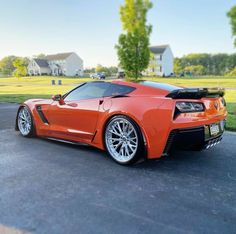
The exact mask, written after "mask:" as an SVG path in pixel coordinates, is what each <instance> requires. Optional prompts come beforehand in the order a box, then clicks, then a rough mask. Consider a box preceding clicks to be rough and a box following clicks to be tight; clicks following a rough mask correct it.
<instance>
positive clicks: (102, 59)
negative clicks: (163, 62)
mask: <svg viewBox="0 0 236 234" xmlns="http://www.w3.org/2000/svg"><path fill="white" fill-rule="evenodd" d="M122 3H123V0H40V1H36V0H8V1H1V2H0V6H1V8H0V58H2V57H3V56H6V55H11V54H14V55H18V56H32V55H35V54H39V53H45V54H49V53H58V52H67V51H75V52H77V53H78V54H79V55H80V56H81V57H82V58H83V60H84V63H85V67H91V66H96V64H98V63H100V64H102V65H107V66H108V65H117V56H116V50H115V49H114V45H115V43H116V42H117V39H118V36H119V34H120V32H121V24H120V18H119V7H120V5H121V4H122ZM235 3H236V2H235V0H153V4H154V7H153V8H152V9H151V11H150V12H149V16H148V20H149V23H151V24H152V25H153V32H152V35H151V44H152V45H158V44H170V45H171V47H172V50H173V52H174V55H175V56H182V55H184V54H188V53H195V52H209V53H218V52H224V53H234V52H235V49H234V48H233V40H232V37H231V29H230V25H229V20H228V18H227V17H226V12H227V11H228V10H229V9H230V7H231V6H233V5H234V4H235Z"/></svg>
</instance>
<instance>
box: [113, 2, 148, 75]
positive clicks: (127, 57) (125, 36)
mask: <svg viewBox="0 0 236 234" xmlns="http://www.w3.org/2000/svg"><path fill="white" fill-rule="evenodd" d="M151 7H152V3H151V2H150V0H125V3H124V5H123V6H121V8H120V16H121V22H122V28H123V30H124V33H122V34H121V35H120V37H119V41H118V45H116V49H117V53H118V58H119V60H120V65H121V67H122V68H123V69H124V70H125V73H126V74H127V76H128V77H130V78H135V79H138V78H139V77H140V76H141V72H142V71H144V70H145V69H146V68H147V67H148V64H149V59H150V50H149V36H150V34H151V31H152V27H151V26H150V25H147V12H148V10H149V9H150V8H151Z"/></svg>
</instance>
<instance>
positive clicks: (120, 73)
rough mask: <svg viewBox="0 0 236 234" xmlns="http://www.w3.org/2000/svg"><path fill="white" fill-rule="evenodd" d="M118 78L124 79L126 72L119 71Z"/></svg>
mask: <svg viewBox="0 0 236 234" xmlns="http://www.w3.org/2000/svg"><path fill="white" fill-rule="evenodd" d="M117 78H118V79H124V78H125V73H124V72H118V73H117Z"/></svg>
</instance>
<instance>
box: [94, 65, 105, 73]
mask: <svg viewBox="0 0 236 234" xmlns="http://www.w3.org/2000/svg"><path fill="white" fill-rule="evenodd" d="M96 72H105V71H104V67H103V66H102V65H101V64H98V65H97V66H96Z"/></svg>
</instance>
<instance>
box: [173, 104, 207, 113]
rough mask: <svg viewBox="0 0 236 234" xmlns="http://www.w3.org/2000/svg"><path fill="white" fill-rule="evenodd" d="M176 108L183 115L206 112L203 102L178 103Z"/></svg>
mask: <svg viewBox="0 0 236 234" xmlns="http://www.w3.org/2000/svg"><path fill="white" fill-rule="evenodd" d="M176 108H177V109H178V111H179V112H181V113H186V112H201V111H204V109H205V108H204V105H203V103H201V102H177V103H176Z"/></svg>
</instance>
